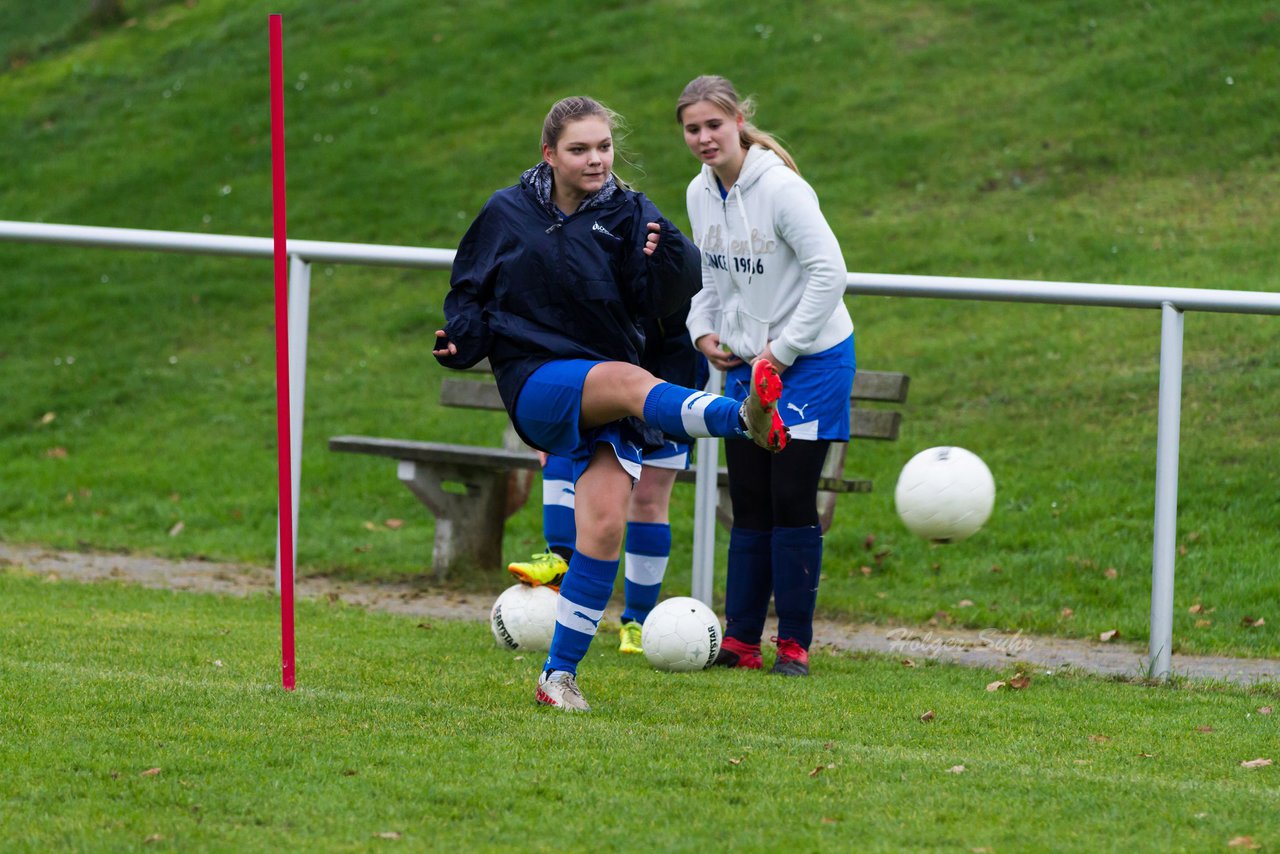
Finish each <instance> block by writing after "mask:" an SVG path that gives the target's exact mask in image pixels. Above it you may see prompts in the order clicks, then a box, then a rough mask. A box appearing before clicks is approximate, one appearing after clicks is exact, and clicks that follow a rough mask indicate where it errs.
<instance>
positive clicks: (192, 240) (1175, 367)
mask: <svg viewBox="0 0 1280 854" xmlns="http://www.w3.org/2000/svg"><path fill="white" fill-rule="evenodd" d="M0 240H7V241H15V242H23V243H53V244H60V245H69V246H88V247H100V248H111V249H142V250H153V251H161V252H180V253H186V254H199V255H232V256H241V257H250V258H271V257H272V252H273V242H272V240H271V239H270V238H266V237H237V236H230V235H212V234H192V233H183V232H172V231H144V230H139V229H129V228H101V227H96V226H79V225H53V224H46V223H28V222H12V221H5V220H0ZM288 252H289V255H290V266H289V343H290V350H291V352H290V354H289V357H290V369H291V370H290V373H291V376H290V377H289V400H290V405H291V412H292V424H291V427H292V447H291V448H290V456H291V459H292V461H293V491H294V492H293V494H294V495H295V496H296V495H300V493H299V491H298V486H299V481H300V477H301V470H302V408H303V398H304V390H305V385H306V352H307V322H308V307H309V304H310V287H311V284H310V281H311V264H312V263H313V262H316V261H320V262H326V263H333V264H361V265H381V266H393V267H418V268H424V269H436V270H443V269H448V268H449V267H450V266H451V264H452V263H453V256H454V252H453V250H451V249H425V248H417V247H409V246H382V245H374V244H362V243H332V242H324V241H315V240H290V241H288ZM846 290H847V292H848V293H850V294H865V295H871V296H893V297H925V298H931V299H961V300H984V301H1001V302H1029V303H1048V304H1054V305H1084V306H1110V307H1116V308H1146V309H1159V310H1160V317H1161V326H1160V388H1159V398H1158V412H1157V436H1156V484H1155V488H1156V501H1155V531H1154V537H1153V546H1152V561H1151V567H1152V569H1151V632H1150V640H1149V648H1148V652H1149V655H1148V660H1147V664H1146V666H1147V669H1148V672H1149V674H1150V675H1152V676H1154V677H1156V678H1164V677H1166V676H1168V675H1169V672H1170V670H1169V662H1170V654H1171V646H1172V642H1173V577H1174V560H1175V555H1176V536H1177V531H1176V522H1177V510H1178V443H1179V423H1180V419H1181V408H1182V403H1181V401H1182V340H1183V313H1184V312H1187V311H1212V312H1227V313H1234V314H1265V315H1280V294H1274V293H1260V292H1254V291H1226V290H1211V289H1200V288H1173V287H1149V286H1141V285H1110V284H1079V283H1074V282H1044V281H1023V280H1014V279H972V278H962V277H943V276H897V275H885V274H875V273H850V274H849V279H848V286H847V288H846ZM716 380H718V377H717V378H713V382H716ZM717 451H718V449H717V445H716V442H715V440H713V439H704V440H699V442H698V478H697V496H696V498H695V506H696V510H695V521H694V543H693V591H692V593H693V595H694V596H695V597H697V598H699V599H701V600H702V601H704V602H708V603H710V601H711V582H712V574H713V571H714V566H715V561H714V556H715V503H716V496H715V489H714V483H715V480H714V470H715V468H716V461H717V456H718V453H717ZM298 504H299V502H298V501H295V502H294V511H293V512H294V526H293V531H294V538H295V543H296V538H297V530H298V525H297V512H298ZM295 554H296V551H295ZM277 560H278V558H277Z"/></svg>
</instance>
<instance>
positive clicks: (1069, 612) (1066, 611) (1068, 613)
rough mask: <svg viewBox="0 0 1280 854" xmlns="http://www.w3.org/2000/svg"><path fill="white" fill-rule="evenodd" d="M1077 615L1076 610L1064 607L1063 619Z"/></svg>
mask: <svg viewBox="0 0 1280 854" xmlns="http://www.w3.org/2000/svg"><path fill="white" fill-rule="evenodd" d="M1075 615H1076V612H1075V611H1072V610H1071V609H1070V608H1063V609H1062V619H1064V620H1070V619H1071V618H1072V617H1074V616H1075Z"/></svg>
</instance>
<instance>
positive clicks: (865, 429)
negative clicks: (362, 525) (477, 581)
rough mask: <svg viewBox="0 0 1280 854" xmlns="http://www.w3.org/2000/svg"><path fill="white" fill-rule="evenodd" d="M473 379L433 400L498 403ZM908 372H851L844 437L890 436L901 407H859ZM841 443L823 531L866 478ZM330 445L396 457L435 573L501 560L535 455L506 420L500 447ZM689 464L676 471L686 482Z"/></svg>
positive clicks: (823, 508)
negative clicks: (428, 539)
mask: <svg viewBox="0 0 1280 854" xmlns="http://www.w3.org/2000/svg"><path fill="white" fill-rule="evenodd" d="M466 373H467V374H469V375H470V376H472V377H474V379H463V378H462V377H461V376H449V377H446V378H445V379H444V380H443V381H442V383H441V386H440V405H441V406H448V407H460V408H465V409H480V410H499V411H501V410H504V407H503V405H502V400H501V398H500V397H499V396H498V387H497V385H496V384H495V383H494V382H493V376H492V374H491V373H489V370H488V367H487V365H485V364H482V365H479V366H477V367H476V368H474V369H472V370H471V371H468V372H466ZM909 386H910V378H909V377H908V376H906V375H905V374H900V373H892V372H885V371H862V370H860V371H858V373H857V375H856V376H855V377H854V381H853V394H852V395H851V399H850V416H851V420H850V425H851V426H850V438H851V439H855V440H857V439H877V440H884V441H892V440H894V439H897V438H898V430H899V427H900V425H901V423H902V413H901V412H899V411H896V410H892V409H867V408H865V407H864V406H862V405H860V404H863V403H866V402H875V403H881V404H894V403H897V404H901V403H904V402H906V399H907V389H908V387H909ZM848 447H849V446H848V445H847V444H845V443H843V442H838V443H833V444H832V445H831V450H830V452H829V453H828V454H827V461H826V465H825V466H824V467H823V472H822V479H821V480H820V481H819V489H820V490H821V491H820V492H819V494H818V515H819V518H820V519H821V522H822V529H823V530H824V531H825V530H827V529H828V528H829V527H830V526H831V522H832V519H833V518H834V514H835V504H836V498H837V496H839V495H842V494H845V493H850V492H870V491H871V488H872V484H871V481H869V480H865V479H858V478H846V477H844V463H845V454H846V452H847V450H848ZM329 449H330V450H331V451H341V452H346V453H355V454H370V455H373V456H378V457H389V458H391V459H393V460H396V463H397V464H396V476H397V477H398V478H399V480H400V482H401V483H403V484H404V485H405V486H407V487H408V488H409V491H410V492H412V493H413V494H414V495H415V496H417V497H418V500H420V501H421V502H422V503H423V504H425V505H426V506H427V508H428V509H429V510H430V511H431V513H432V515H434V516H435V517H436V534H435V544H434V547H433V550H432V560H431V563H432V569H433V570H434V572H435V574H436V576H437V577H438V578H441V579H443V578H444V577H445V576H446V575H448V574H449V572H450V571H451V570H453V569H454V568H455V567H461V566H464V565H469V566H476V567H495V566H502V565H503V560H502V535H503V529H504V528H505V526H506V520H507V519H508V518H509V517H510V516H511V515H512V514H513V513H515V512H516V511H517V510H519V509H520V508H521V507H522V506H523V505H524V503H525V502H526V501H527V500H528V497H529V492H530V489H531V486H532V481H533V477H534V475H535V474H536V473H537V472H538V471H539V469H540V466H539V464H538V455H537V453H536V452H535V451H533V449H531V448H529V447H528V446H527V445H525V444H524V443H523V442H521V441H520V438H519V436H518V435H517V434H516V432H515V428H514V427H512V426H511V424H510V423H508V424H507V428H506V431H505V432H504V435H503V446H502V447H501V448H494V447H484V446H477V445H462V444H450V443H443V442H419V441H413V440H409V439H383V438H376V437H372V436H335V437H333V438H332V439H330V440H329ZM696 475H697V473H696V472H695V471H694V470H693V469H689V470H688V471H682V472H680V473H679V474H678V475H677V476H676V481H677V482H679V483H693V482H694V481H695V479H696ZM717 484H718V485H719V488H720V489H719V493H720V494H719V504H718V507H717V514H716V515H717V518H719V520H720V521H721V523H722V524H724V525H725V527H729V526H730V525H731V524H732V522H733V514H732V511H731V509H730V505H729V497H728V492H729V491H728V484H729V475H728V471H727V470H726V469H725V468H724V467H721V468H720V470H719V473H718V476H717Z"/></svg>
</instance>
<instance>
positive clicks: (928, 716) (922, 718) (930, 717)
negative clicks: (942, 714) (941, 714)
mask: <svg viewBox="0 0 1280 854" xmlns="http://www.w3.org/2000/svg"><path fill="white" fill-rule="evenodd" d="M936 717H937V715H936V714H934V712H933V709H930V710H929V711H927V712H925V713H924V714H923V715H921V716H920V723H922V724H927V723H928V722H929V721H931V720H933V719H934V718H936Z"/></svg>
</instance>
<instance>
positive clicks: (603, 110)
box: [542, 95, 631, 190]
mask: <svg viewBox="0 0 1280 854" xmlns="http://www.w3.org/2000/svg"><path fill="white" fill-rule="evenodd" d="M586 118H597V119H604V122H605V124H607V125H608V126H609V130H610V132H611V133H613V150H614V155H615V156H616V157H619V158H621V159H622V162H624V163H627V164H628V165H630V164H631V161H630V160H628V159H627V156H626V153H625V152H623V150H622V146H621V144H620V140H621V139H622V138H624V137H625V136H626V135H627V131H628V128H627V122H626V120H625V119H624V118H622V116H620V115H618V114H617V113H615V112H614V111H613V110H611V109H609V108H608V107H606V106H605V105H604V104H602V103H600V102H599V101H597V100H596V99H595V98H588V97H587V96H585V95H575V96H573V97H571V98H561V99H560V100H559V101H556V102H555V103H554V104H552V105H551V109H550V110H549V111H548V112H547V117H546V118H545V119H543V120H542V144H543V145H545V146H547V147H548V148H550V149H552V150H555V147H556V143H558V142H559V141H560V134H561V133H562V132H563V131H564V126H565V125H567V124H569V123H570V122H576V121H578V120H580V119H586ZM613 180H614V181H616V182H617V183H618V186H620V187H622V188H623V189H625V190H629V189H631V188H630V187H629V186H628V185H627V184H626V183H625V182H624V181H623V180H622V179H621V178H619V177H618V175H617V173H616V172H615V173H613Z"/></svg>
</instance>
